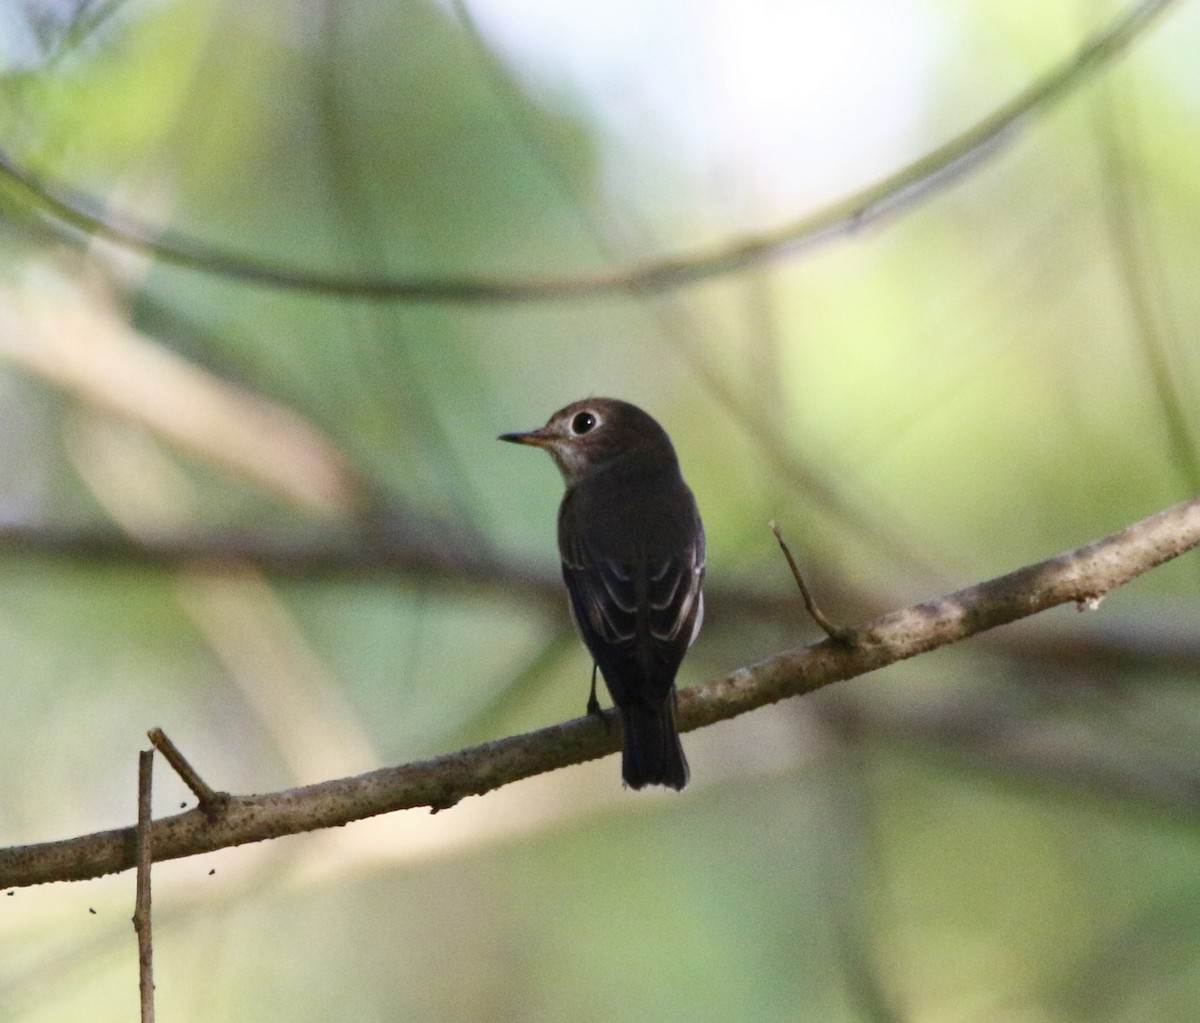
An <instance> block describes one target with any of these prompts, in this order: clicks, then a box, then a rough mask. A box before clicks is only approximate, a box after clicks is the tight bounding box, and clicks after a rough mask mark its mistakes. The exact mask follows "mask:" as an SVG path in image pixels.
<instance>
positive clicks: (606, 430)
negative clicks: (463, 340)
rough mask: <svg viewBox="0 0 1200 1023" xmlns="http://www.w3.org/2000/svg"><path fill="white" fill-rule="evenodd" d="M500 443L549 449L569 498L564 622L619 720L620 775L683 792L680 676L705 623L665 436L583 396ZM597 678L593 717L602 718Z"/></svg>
mask: <svg viewBox="0 0 1200 1023" xmlns="http://www.w3.org/2000/svg"><path fill="white" fill-rule="evenodd" d="M500 440H506V441H512V442H513V443H516V444H532V445H533V446H535V447H540V448H545V449H546V450H547V451H548V452H549V453H550V456H551V457H552V458H553V459H554V461H555V464H557V466H558V468H559V470H560V471H561V472H562V476H563V480H564V481H565V482H566V485H567V492H566V494H565V495H564V496H563V499H562V504H561V505H560V506H559V509H558V550H559V554H560V556H561V557H562V572H563V579H564V580H565V582H566V584H567V593H568V594H569V596H570V606H571V613H572V616H573V617H574V619H575V624H576V626H577V627H578V629H579V632H580V634H581V635H582V637H583V641H584V643H586V644H587V648H588V650H589V651H590V652H591V654H592V657H593V658H594V660H595V662H596V665H597V666H598V667H599V669H600V672H601V673H602V674H603V675H604V681H605V684H606V685H607V686H608V691H609V693H610V694H611V695H612V699H613V703H615V704H616V705H617V709H618V710H619V711H620V714H621V725H622V729H623V731H624V752H623V755H622V759H621V776H622V777H623V778H624V780H625V783H626V784H627V785H628V786H629V787H630V788H634V789H640V788H642V787H643V786H644V785H666V786H668V787H670V788H673V789H682V788H683V787H684V785H686V784H687V780H688V766H687V759H686V758H685V757H684V755H683V747H682V745H681V744H680V742H679V731H678V729H677V728H676V725H675V674H676V672H678V670H679V665H680V662H681V661H682V660H683V655H684V654H685V653H686V652H687V648H688V647H689V646H690V645H691V643H692V640H693V639H695V638H696V633H697V632H699V631H700V623H701V621H702V620H703V618H704V595H703V594H702V593H701V590H700V585H701V583H702V581H703V579H704V527H703V525H702V524H701V522H700V513H699V511H698V510H697V508H696V500H695V498H694V497H693V496H692V492H691V490H689V489H688V485H687V484H686V483H685V482H684V481H683V476H682V475H681V473H680V471H679V460H678V459H677V458H676V456H675V449H674V448H673V447H672V446H671V438H670V437H668V436H667V433H666V431H665V430H664V429H663V428H662V427H661V426H659V424H658V423H657V422H656V421H655V420H654V419H653V418H652V417H651V416H649V415H647V414H646V413H645V412H643V411H642V410H641V409H640V408H638V407H637V406H636V405H630V404H629V403H628V402H625V401H618V400H616V399H614V398H589V399H586V400H584V401H577V402H575V403H574V404H571V405H568V406H567V407H566V408H563V409H560V410H559V411H558V412H555V413H554V415H552V416H551V417H550V419H549V421H548V422H547V423H546V425H545V426H543V427H541V428H540V429H537V430H530V431H529V432H527V433H506V434H502V435H501V437H500ZM595 686H596V677H595V672H594V671H593V673H592V695H591V699H590V700H589V701H588V711H589V712H598V711H599V704H598V703H597V702H596V689H595Z"/></svg>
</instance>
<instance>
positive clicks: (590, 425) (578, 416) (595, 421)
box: [570, 412, 601, 437]
mask: <svg viewBox="0 0 1200 1023" xmlns="http://www.w3.org/2000/svg"><path fill="white" fill-rule="evenodd" d="M600 422H601V420H600V417H599V416H598V415H596V413H595V412H576V413H575V415H573V416H572V417H571V423H570V427H571V433H572V434H573V435H574V436H576V437H582V436H583V435H584V434H585V433H591V432H592V431H593V430H594V429H596V427H597V426H599V425H600Z"/></svg>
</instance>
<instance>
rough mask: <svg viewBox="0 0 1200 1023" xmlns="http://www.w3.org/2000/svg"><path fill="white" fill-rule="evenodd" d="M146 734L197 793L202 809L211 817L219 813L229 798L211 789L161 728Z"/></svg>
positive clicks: (185, 782) (186, 783) (152, 729)
mask: <svg viewBox="0 0 1200 1023" xmlns="http://www.w3.org/2000/svg"><path fill="white" fill-rule="evenodd" d="M146 734H147V735H148V736H149V737H150V741H151V742H152V743H153V744H154V748H155V749H156V750H158V752H159V753H161V754H162V755H163V756H164V757H165V758H166V761H167V763H168V764H170V765H171V766H172V767H173V768H174V769H175V773H176V774H178V775H179V777H180V778H182V779H183V783H184V784H185V785H186V786H187V787H188V788H189V789H191V790H192V792H193V793H195V796H196V799H197V801H198V802H199V803H200V809H201V810H202V811H203V812H204V813H205V814H206V815H207V816H209V817H212V816H213V815H215V814H217V813H219V812H220V810H221V808H222V807H223V806H224V805H225V803H226V801H227V800H228V799H229V796H228V795H227V794H226V793H224V792H217V791H216V790H215V789H213V788H210V787H209V785H208V783H207V782H206V781H205V780H204V779H203V778H201V777H200V774H199V772H197V770H196V769H195V768H194V767H192V765H191V764H189V763H188V761H187V758H186V757H185V756H184V755H183V754H182V753H180V752H179V747H178V746H176V745H175V743H173V742H172V741H171V740H170V739H169V738H167V734H166V732H164V731H163V730H162V729H161V728H151V729H150V731H148V732H147V733H146Z"/></svg>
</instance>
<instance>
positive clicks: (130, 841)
mask: <svg viewBox="0 0 1200 1023" xmlns="http://www.w3.org/2000/svg"><path fill="white" fill-rule="evenodd" d="M1197 545H1200V498H1194V499H1193V500H1191V501H1187V502H1185V503H1183V504H1180V505H1176V506H1175V507H1173V508H1168V509H1166V510H1164V511H1161V512H1159V513H1158V514H1156V515H1151V516H1150V517H1149V518H1146V519H1142V520H1141V521H1140V522H1135V523H1133V524H1132V525H1130V526H1128V527H1126V528H1125V529H1122V530H1120V531H1119V532H1116V533H1113V534H1111V535H1109V536H1106V537H1103V538H1102V539H1100V540H1096V541H1095V542H1093V543H1090V544H1087V545H1085V546H1083V547H1079V548H1077V549H1075V550H1071V551H1067V552H1066V553H1064V554H1060V555H1058V556H1057V557H1053V558H1049V559H1047V560H1045V561H1041V562H1038V563H1036V564H1033V565H1028V566H1026V567H1025V568H1021V569H1018V570H1017V571H1015V572H1010V573H1009V574H1008V575H1004V576H1000V577H998V578H995V579H991V580H988V581H987V582H983V583H979V584H977V585H975V586H971V587H968V588H967V589H964V590H959V591H958V592H956V593H951V594H947V595H946V596H943V597H938V598H935V599H933V600H928V601H925V602H923V603H921V604H916V605H914V606H911V607H906V608H902V609H900V610H898V611H893V612H891V613H889V614H886V615H883V616H881V617H879V618H875V619H873V620H872V621H869V622H866V623H865V624H863V625H860V626H858V627H857V628H856V629H855V640H856V642H855V643H854V644H853V645H845V644H840V643H828V642H824V641H822V642H820V643H817V644H815V645H813V646H809V647H799V648H796V649H794V650H785V651H783V652H782V653H778V654H776V655H774V656H773V657H769V658H767V659H766V660H763V661H760V662H758V663H757V664H751V665H747V666H745V667H742V668H738V669H737V670H736V671H734V672H732V673H730V674H729V675H727V676H725V677H724V678H719V679H714V680H713V681H711V682H708V683H706V684H705V685H701V686H697V687H695V688H692V689H685V690H683V691H681V692H680V694H679V705H678V723H679V727H680V729H681V730H682V731H690V730H692V729H696V728H703V727H705V726H707V725H711V724H714V723H715V722H717V721H725V720H728V719H729V718H733V717H737V716H738V715H739V714H744V713H745V712H747V711H750V710H754V709H756V708H758V707H764V706H766V705H768V704H771V703H775V702H777V701H779V700H783V699H787V698H788V697H792V696H800V695H803V694H805V693H811V692H813V691H815V690H817V689H820V688H821V687H823V686H826V685H829V684H830V683H832V682H839V681H842V680H844V679H848V678H855V677H857V676H859V675H864V674H866V673H867V672H871V671H876V670H878V669H879V668H883V667H886V666H887V665H889V664H894V663H896V662H897V661H901V660H904V659H905V658H908V657H915V656H916V655H917V654H921V653H925V652H926V651H928V650H933V649H934V648H936V647H939V646H945V645H946V644H948V643H954V642H957V641H958V640H960V639H965V638H966V637H968V636H973V635H975V634H977V633H980V632H984V631H986V630H987V629H992V628H995V627H996V626H998V625H1004V624H1006V623H1008V622H1013V621H1016V620H1017V619H1020V618H1026V617H1028V616H1030V615H1034V614H1037V613H1038V612H1040V611H1045V610H1046V609H1047V608H1051V607H1056V606H1058V605H1059V604H1068V603H1075V604H1080V605H1088V606H1090V605H1091V604H1092V603H1093V601H1094V599H1095V598H1097V597H1099V596H1102V595H1103V594H1106V593H1108V592H1109V591H1110V590H1112V589H1114V588H1115V587H1117V586H1121V585H1123V584H1124V583H1127V582H1129V581H1130V580H1131V579H1133V578H1136V577H1137V576H1139V575H1141V574H1142V573H1144V572H1147V571H1149V570H1150V569H1152V568H1154V567H1156V566H1157V565H1161V564H1162V563H1163V562H1165V561H1168V560H1170V559H1171V558H1174V557H1178V556H1179V555H1180V554H1183V553H1184V552H1185V551H1189V550H1191V549H1192V548H1194V547H1196V546H1197ZM607 713H608V714H610V715H611V713H612V712H611V711H609V712H607ZM619 745H620V736H619V734H617V732H616V730H613V731H610V730H608V729H606V728H605V727H604V725H603V723H601V722H599V721H596V720H595V719H593V718H578V719H576V720H574V721H568V722H565V723H564V724H559V725H554V726H552V727H550V728H543V729H540V730H539V731H536V732H530V733H528V734H526V735H515V736H509V737H507V738H504V739H498V740H496V741H495V742H489V743H485V744H483V745H481V746H474V747H471V748H469V749H463V750H459V751H458V752H456V753H449V754H446V755H444V756H440V757H436V758H434V759H432V760H426V761H420V762H417V763H411V764H404V765H402V766H399V767H389V768H384V769H382V770H378V771H370V772H368V773H367V774H362V775H358V776H356V777H353V778H339V779H336V780H333V781H325V782H320V783H318V784H316V785H306V786H303V787H301V788H295V789H288V790H285V791H282V792H273V793H268V794H265V795H250V796H233V795H230V796H226V797H225V799H226V800H227V802H226V803H225V804H224V805H223V807H222V812H221V813H220V815H219V816H217V817H208V816H206V815H205V814H204V813H203V812H201V811H200V810H192V811H189V812H187V813H183V814H178V815H176V816H173V817H166V818H163V819H161V820H158V821H156V822H155V824H154V829H153V830H154V848H155V856H156V858H157V859H158V860H159V861H160V862H161V861H162V860H168V859H176V858H179V857H182V856H193V855H196V854H198V853H202V852H212V851H213V850H215V849H224V848H227V847H229V846H234V845H241V844H244V843H246V842H260V841H263V840H265V839H268V838H279V837H280V836H282V835H294V834H299V833H301V832H304V831H315V830H317V829H319V828H326V827H334V826H338V825H342V824H347V823H349V822H350V821H354V820H361V819H362V818H364V817H372V816H375V815H377V814H381V813H390V812H392V811H394V810H404V809H412V808H414V807H431V808H434V809H446V808H448V807H451V806H453V805H454V804H455V803H457V802H458V801H459V800H461V799H464V798H466V797H467V796H472V795H482V794H484V793H486V792H491V791H493V790H494V789H497V788H500V787H501V786H503V785H507V784H509V783H510V782H514V781H518V780H520V779H523V778H529V777H532V776H533V775H536V774H542V773H544V772H546V771H553V770H557V769H558V768H560V767H567V766H569V765H571V764H579V763H583V762H584V761H587V760H593V759H595V758H597V757H602V756H605V755H607V754H609V753H614V752H616V750H617V749H618V748H619ZM1187 808H1188V809H1189V810H1192V811H1193V812H1194V811H1196V810H1200V794H1196V799H1195V800H1194V801H1193V802H1192V803H1189V804H1187ZM134 838H135V836H134V835H133V834H132V829H129V828H125V829H121V830H117V831H107V832H102V833H99V834H94V835H83V836H80V837H78V838H72V839H67V840H65V841H60V842H44V843H40V844H37V845H26V846H14V847H11V848H8V849H0V890H3V889H6V888H15V887H20V886H25V885H32V884H42V883H45V882H47V881H77V880H83V879H84V878H89V877H98V876H100V875H103V874H110V873H113V872H114V871H119V870H127V869H129V868H130V867H131V866H134V865H135V863H136V858H135V854H134V851H135V842H134Z"/></svg>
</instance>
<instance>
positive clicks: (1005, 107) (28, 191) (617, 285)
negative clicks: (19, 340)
mask: <svg viewBox="0 0 1200 1023" xmlns="http://www.w3.org/2000/svg"><path fill="white" fill-rule="evenodd" d="M1177 2H1178V0H1142V2H1141V3H1138V4H1135V5H1134V6H1132V7H1131V8H1130V9H1129V10H1127V11H1126V12H1125V13H1124V14H1123V15H1121V16H1120V17H1118V18H1117V19H1115V20H1114V21H1113V22H1112V24H1110V25H1109V26H1108V27H1107V28H1106V29H1105V30H1104V31H1103V32H1101V33H1099V34H1098V35H1096V36H1095V37H1093V38H1092V39H1091V40H1089V41H1088V42H1087V43H1085V44H1084V45H1083V46H1082V47H1081V48H1080V49H1079V50H1078V51H1077V52H1076V53H1075V54H1074V55H1073V56H1071V57H1070V58H1068V59H1067V60H1065V61H1064V62H1063V63H1062V64H1060V65H1059V66H1058V67H1056V68H1054V69H1053V70H1052V71H1050V72H1049V73H1047V74H1046V75H1044V76H1043V77H1041V78H1039V79H1038V80H1036V81H1035V82H1033V83H1032V84H1030V85H1029V86H1028V87H1026V88H1025V89H1024V90H1023V91H1022V92H1020V93H1018V94H1017V95H1016V96H1014V97H1013V98H1012V99H1010V100H1009V101H1008V102H1006V103H1004V104H1002V105H1001V106H1000V107H998V108H997V109H996V110H994V111H993V112H992V113H991V114H989V115H988V116H987V117H985V118H984V119H983V120H981V121H979V122H978V123H977V124H975V125H973V126H972V127H970V128H968V129H967V130H966V131H964V132H963V133H961V134H960V135H958V136H956V137H955V138H953V139H951V140H950V141H949V142H947V143H946V144H945V145H942V146H940V147H938V148H937V149H935V150H933V151H932V152H929V153H927V154H925V155H924V156H922V157H920V158H919V159H917V160H915V161H914V162H912V163H910V164H909V165H908V166H906V167H903V168H901V169H900V170H899V171H897V172H895V173H893V174H891V175H890V176H888V177H887V178H885V179H883V180H882V181H879V182H877V183H876V184H874V185H872V186H870V187H868V188H866V189H864V190H862V191H861V192H858V193H857V194H855V195H852V196H850V197H848V198H846V199H843V200H841V201H840V202H836V203H834V204H832V205H830V206H828V207H826V208H825V209H823V210H820V211H818V212H817V213H815V214H812V215H810V216H807V217H802V218H801V219H799V220H796V221H793V222H791V223H788V224H784V225H782V226H780V227H778V228H776V229H775V230H774V231H769V232H766V233H764V234H761V235H756V236H753V237H749V238H742V239H738V240H735V241H732V242H725V243H723V244H721V245H718V246H715V247H713V248H711V249H707V250H702V251H699V252H692V253H687V254H684V255H680V256H675V257H672V258H669V259H664V260H661V261H658V262H652V263H642V264H637V265H634V266H630V267H620V268H617V269H614V270H609V271H603V272H599V273H578V274H573V275H569V276H568V275H559V276H545V277H524V278H514V279H510V280H503V279H497V278H486V277H481V278H467V277H413V278H393V277H372V276H366V275H359V274H351V275H337V274H328V273H321V272H316V271H311V270H306V269H303V268H299V267H292V266H287V265H285V264H282V263H274V262H271V261H269V260H264V259H257V258H254V257H252V256H246V255H243V254H238V253H232V252H227V251H222V250H221V249H219V248H217V247H215V246H213V245H211V244H209V243H207V242H205V241H201V240H197V239H194V238H189V237H185V236H181V235H178V234H169V233H163V232H162V231H160V230H158V229H156V228H153V227H151V226H150V225H147V224H140V223H137V222H136V221H134V220H132V219H129V218H117V217H114V216H111V215H102V214H100V213H99V212H92V210H96V209H98V208H99V204H98V203H96V202H95V201H94V200H87V199H83V198H81V197H78V196H71V195H67V194H65V193H63V192H61V191H59V190H58V189H56V188H54V187H52V186H50V185H48V184H47V183H46V182H44V181H42V180H40V179H39V178H38V177H37V176H36V175H34V174H33V173H32V172H31V171H30V170H28V169H27V168H24V167H21V166H20V165H18V163H17V162H16V161H15V160H14V159H13V158H12V156H11V155H9V154H7V153H4V152H0V192H3V193H7V195H8V199H9V203H10V204H19V205H20V207H23V208H24V209H26V210H27V211H29V212H30V213H31V214H32V215H34V216H36V217H37V218H39V219H40V220H42V221H43V222H46V223H48V224H49V225H50V226H51V227H53V228H55V229H57V230H58V231H60V232H61V233H63V234H65V235H68V236H79V235H82V236H84V237H85V238H88V239H101V240H103V241H106V242H109V243H111V244H114V245H117V246H119V247H121V248H125V249H131V250H133V251H136V252H139V253H142V254H144V255H148V256H151V257H153V258H155V259H157V260H160V261H161V262H164V263H169V264H172V265H175V266H181V267H184V268H186V269H190V270H193V271H196V272H200V273H208V274H213V275H216V276H220V277H224V278H226V279H229V280H237V281H242V282H245V283H248V284H257V285H263V286H266V287H272V288H277V289H282V290H294V291H301V292H304V293H307V294H313V295H326V296H329V297H334V298H360V299H369V300H375V301H409V302H457V303H499V302H529V301H546V300H552V299H564V298H585V297H592V296H600V295H608V294H612V293H616V292H626V293H631V294H639V295H645V294H653V293H660V292H664V291H671V290H674V289H677V288H682V287H685V286H687V285H689V284H694V283H696V282H698V281H702V280H708V279H710V278H714V277H721V276H724V275H727V274H731V273H736V272H738V271H740V270H742V269H744V268H745V267H748V266H751V265H753V264H755V263H759V262H762V261H764V260H767V259H772V258H776V257H778V256H781V255H784V254H789V253H794V252H796V251H797V250H798V249H800V248H801V247H804V246H809V245H814V244H817V243H820V242H824V241H828V240H830V239H832V238H835V237H840V236H842V235H844V234H848V233H850V232H852V231H855V230H857V229H859V228H861V227H863V226H865V225H867V224H870V223H874V222H876V221H880V220H882V219H883V218H884V217H886V216H894V215H896V214H899V213H901V212H903V211H905V210H907V209H909V208H911V207H913V206H915V205H916V204H917V203H918V202H920V201H922V200H924V199H927V198H928V197H929V196H931V195H933V194H935V193H936V192H938V191H939V190H941V189H943V188H945V187H946V186H947V185H948V184H950V183H951V182H952V181H953V180H955V179H956V178H957V177H958V176H959V175H960V174H962V173H965V172H966V171H967V170H969V169H971V168H972V167H974V166H975V165H976V164H978V163H979V161H981V160H982V159H984V158H985V157H986V156H989V155H991V154H993V153H995V152H996V151H998V149H999V148H1000V147H1001V145H1002V144H1004V143H1005V142H1007V141H1009V140H1010V139H1011V138H1013V137H1014V136H1015V134H1016V132H1017V130H1018V129H1019V128H1021V127H1022V126H1023V125H1024V124H1025V123H1026V122H1028V121H1029V120H1030V119H1031V118H1033V117H1034V116H1037V115H1040V114H1044V113H1046V112H1047V111H1049V110H1050V109H1051V108H1052V107H1053V106H1054V104H1055V103H1057V102H1059V101H1060V100H1062V99H1064V98H1066V97H1067V96H1070V95H1071V94H1072V93H1073V92H1074V91H1075V90H1076V89H1077V88H1078V87H1079V86H1080V85H1081V84H1082V83H1083V82H1085V81H1086V80H1087V79H1088V78H1089V77H1090V76H1092V75H1093V74H1095V73H1097V72H1098V71H1100V70H1102V69H1104V68H1105V67H1107V66H1108V65H1109V64H1110V63H1111V62H1112V61H1113V60H1115V59H1116V58H1117V57H1118V56H1119V55H1120V54H1121V53H1122V52H1123V51H1124V50H1125V49H1126V48H1127V47H1128V46H1129V45H1131V44H1132V43H1133V42H1134V41H1135V40H1137V39H1138V38H1139V37H1140V36H1141V34H1142V33H1143V32H1144V31H1145V30H1146V29H1147V28H1148V27H1149V26H1150V24H1151V23H1152V22H1153V21H1154V19H1155V18H1156V17H1157V16H1158V15H1160V14H1162V13H1164V12H1165V11H1166V10H1168V9H1169V8H1170V7H1171V6H1173V4H1175V3H1177Z"/></svg>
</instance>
